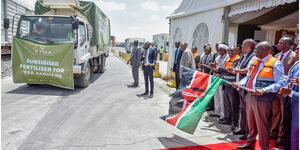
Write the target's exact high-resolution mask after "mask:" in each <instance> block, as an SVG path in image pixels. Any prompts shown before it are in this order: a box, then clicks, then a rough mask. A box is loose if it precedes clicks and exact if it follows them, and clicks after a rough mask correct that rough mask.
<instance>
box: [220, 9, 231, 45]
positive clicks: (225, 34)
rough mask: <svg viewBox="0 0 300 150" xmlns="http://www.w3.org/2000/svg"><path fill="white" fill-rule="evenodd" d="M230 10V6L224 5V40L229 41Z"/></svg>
mask: <svg viewBox="0 0 300 150" xmlns="http://www.w3.org/2000/svg"><path fill="white" fill-rule="evenodd" d="M229 12H230V6H227V7H224V14H223V16H222V22H223V35H222V41H223V42H226V43H228V35H229V22H230V20H229V17H228V14H229Z"/></svg>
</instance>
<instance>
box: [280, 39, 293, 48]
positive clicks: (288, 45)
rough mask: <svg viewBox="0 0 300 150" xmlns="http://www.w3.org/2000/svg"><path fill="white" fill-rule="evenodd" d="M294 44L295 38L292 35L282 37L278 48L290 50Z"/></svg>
mask: <svg viewBox="0 0 300 150" xmlns="http://www.w3.org/2000/svg"><path fill="white" fill-rule="evenodd" d="M292 45H293V40H292V38H290V37H282V38H281V39H280V40H279V41H278V49H279V50H280V51H282V52H286V51H288V50H289V49H290V48H291V46H292Z"/></svg>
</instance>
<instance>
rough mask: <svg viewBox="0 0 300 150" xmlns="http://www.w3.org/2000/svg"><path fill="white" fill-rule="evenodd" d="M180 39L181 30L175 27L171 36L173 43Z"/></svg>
mask: <svg viewBox="0 0 300 150" xmlns="http://www.w3.org/2000/svg"><path fill="white" fill-rule="evenodd" d="M181 39H182V31H181V29H180V28H177V29H176V30H175V34H174V36H173V40H174V43H175V42H177V41H181Z"/></svg>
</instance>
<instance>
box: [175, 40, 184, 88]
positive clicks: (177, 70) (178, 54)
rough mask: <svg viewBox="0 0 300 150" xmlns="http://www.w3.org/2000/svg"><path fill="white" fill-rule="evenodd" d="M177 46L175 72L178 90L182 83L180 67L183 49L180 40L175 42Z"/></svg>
mask: <svg viewBox="0 0 300 150" xmlns="http://www.w3.org/2000/svg"><path fill="white" fill-rule="evenodd" d="M175 47H176V51H175V58H174V65H173V71H174V72H175V80H176V90H177V89H178V87H179V84H180V78H179V68H180V59H181V56H182V50H181V49H180V42H179V41H177V42H175Z"/></svg>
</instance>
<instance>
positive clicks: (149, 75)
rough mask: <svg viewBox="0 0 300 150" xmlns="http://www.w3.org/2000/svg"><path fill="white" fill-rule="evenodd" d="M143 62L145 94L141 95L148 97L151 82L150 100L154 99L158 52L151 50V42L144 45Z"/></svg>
mask: <svg viewBox="0 0 300 150" xmlns="http://www.w3.org/2000/svg"><path fill="white" fill-rule="evenodd" d="M141 61H142V69H143V73H144V80H145V92H144V93H143V94H141V96H147V95H148V94H149V81H150V95H149V98H152V97H153V89H154V82H153V70H154V69H155V63H156V52H155V49H153V48H150V42H148V41H147V42H146V43H145V45H144V51H143V55H142V58H141Z"/></svg>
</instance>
